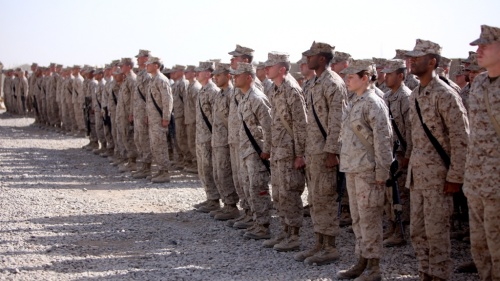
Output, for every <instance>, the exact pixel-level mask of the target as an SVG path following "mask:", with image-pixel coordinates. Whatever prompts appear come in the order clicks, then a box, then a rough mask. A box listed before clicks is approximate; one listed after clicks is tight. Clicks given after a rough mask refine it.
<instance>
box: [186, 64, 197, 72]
mask: <svg viewBox="0 0 500 281" xmlns="http://www.w3.org/2000/svg"><path fill="white" fill-rule="evenodd" d="M195 68H196V66H194V65H188V66H186V70H184V72H192V71H194V69H195Z"/></svg>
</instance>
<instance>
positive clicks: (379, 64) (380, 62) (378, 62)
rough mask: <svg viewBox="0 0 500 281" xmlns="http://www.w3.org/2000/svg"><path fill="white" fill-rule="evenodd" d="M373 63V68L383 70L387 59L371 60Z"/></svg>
mask: <svg viewBox="0 0 500 281" xmlns="http://www.w3.org/2000/svg"><path fill="white" fill-rule="evenodd" d="M373 63H375V67H376V68H377V69H379V68H384V67H385V64H386V63H387V59H384V58H373Z"/></svg>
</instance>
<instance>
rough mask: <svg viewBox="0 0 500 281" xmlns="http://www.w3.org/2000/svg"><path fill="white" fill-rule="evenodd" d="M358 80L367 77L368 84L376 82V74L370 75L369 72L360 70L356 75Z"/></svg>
mask: <svg viewBox="0 0 500 281" xmlns="http://www.w3.org/2000/svg"><path fill="white" fill-rule="evenodd" d="M356 74H357V75H358V76H359V78H363V76H365V75H366V76H368V78H369V79H370V82H375V81H377V73H376V72H375V73H371V72H370V71H368V70H361V71H360V72H358V73H356Z"/></svg>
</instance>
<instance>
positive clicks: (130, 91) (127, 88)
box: [116, 71, 137, 159]
mask: <svg viewBox="0 0 500 281" xmlns="http://www.w3.org/2000/svg"><path fill="white" fill-rule="evenodd" d="M136 79H137V75H136V74H135V73H134V72H133V71H130V73H128V74H127V75H126V77H125V80H124V81H123V83H122V84H121V86H120V91H119V94H118V105H117V107H116V119H117V122H118V128H117V129H118V134H120V139H121V141H122V142H123V144H124V145H125V149H126V150H127V157H128V158H129V159H135V158H137V147H136V145H135V142H134V125H132V124H130V122H129V116H130V115H132V109H133V108H132V99H133V97H134V95H135V91H136Z"/></svg>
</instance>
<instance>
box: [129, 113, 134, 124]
mask: <svg viewBox="0 0 500 281" xmlns="http://www.w3.org/2000/svg"><path fill="white" fill-rule="evenodd" d="M128 122H129V123H132V122H134V115H132V114H131V115H129V116H128Z"/></svg>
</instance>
